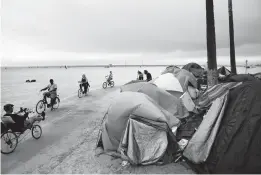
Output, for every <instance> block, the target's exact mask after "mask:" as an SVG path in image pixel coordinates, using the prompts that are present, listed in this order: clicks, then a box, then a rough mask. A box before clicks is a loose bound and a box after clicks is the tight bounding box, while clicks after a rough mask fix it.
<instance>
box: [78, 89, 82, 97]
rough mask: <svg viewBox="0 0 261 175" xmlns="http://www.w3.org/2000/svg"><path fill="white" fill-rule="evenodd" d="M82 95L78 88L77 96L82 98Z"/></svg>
mask: <svg viewBox="0 0 261 175" xmlns="http://www.w3.org/2000/svg"><path fill="white" fill-rule="evenodd" d="M82 96H83V93H82V90H81V89H79V90H78V97H79V98H82Z"/></svg>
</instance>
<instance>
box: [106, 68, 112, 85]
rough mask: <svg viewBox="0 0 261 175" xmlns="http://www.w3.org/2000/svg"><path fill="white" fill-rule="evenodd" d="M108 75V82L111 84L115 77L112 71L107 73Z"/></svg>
mask: <svg viewBox="0 0 261 175" xmlns="http://www.w3.org/2000/svg"><path fill="white" fill-rule="evenodd" d="M106 77H108V78H107V82H108V84H111V80H112V79H113V74H112V71H110V74H109V75H107V76H106Z"/></svg>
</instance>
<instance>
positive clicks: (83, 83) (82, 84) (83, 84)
mask: <svg viewBox="0 0 261 175" xmlns="http://www.w3.org/2000/svg"><path fill="white" fill-rule="evenodd" d="M79 83H80V89H81V91H82V87H84V91H83V94H87V89H88V88H89V87H91V86H90V84H89V82H88V79H87V78H86V75H85V74H83V75H82V80H81V81H79Z"/></svg>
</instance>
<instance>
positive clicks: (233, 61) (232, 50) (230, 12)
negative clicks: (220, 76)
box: [228, 0, 237, 74]
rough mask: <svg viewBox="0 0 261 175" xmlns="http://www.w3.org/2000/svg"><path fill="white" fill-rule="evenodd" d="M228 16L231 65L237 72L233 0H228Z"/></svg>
mask: <svg viewBox="0 0 261 175" xmlns="http://www.w3.org/2000/svg"><path fill="white" fill-rule="evenodd" d="M228 16H229V39H230V66H231V73H234V74H237V68H236V58H235V43H234V22H233V7H232V0H228Z"/></svg>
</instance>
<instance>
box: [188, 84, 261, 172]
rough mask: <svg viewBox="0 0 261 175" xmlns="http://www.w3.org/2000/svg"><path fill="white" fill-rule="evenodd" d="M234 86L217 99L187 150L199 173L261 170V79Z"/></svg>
mask: <svg viewBox="0 0 261 175" xmlns="http://www.w3.org/2000/svg"><path fill="white" fill-rule="evenodd" d="M230 87H231V88H230V90H227V91H226V92H225V93H222V95H219V96H218V97H217V98H216V99H215V100H213V103H212V105H211V107H210V109H209V111H208V112H207V114H206V115H205V116H204V117H203V118H204V119H203V121H202V123H201V124H200V126H199V128H198V129H197V131H196V133H195V134H194V135H193V137H192V138H191V140H190V141H189V143H188V145H187V147H186V148H185V150H184V153H183V155H184V156H185V157H186V158H187V160H188V162H189V163H190V165H191V167H193V168H194V170H196V171H197V172H198V173H219V174H222V173H225V174H231V173H261V149H260V148H261V139H260V138H261V88H260V87H261V82H260V81H259V80H253V81H248V82H244V83H242V84H239V85H237V86H233V87H232V86H230ZM220 94H221V93H220ZM202 104H203V103H202ZM207 104H208V103H207ZM207 104H206V105H207Z"/></svg>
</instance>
